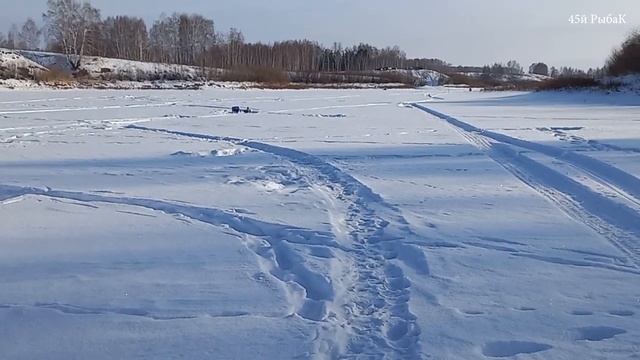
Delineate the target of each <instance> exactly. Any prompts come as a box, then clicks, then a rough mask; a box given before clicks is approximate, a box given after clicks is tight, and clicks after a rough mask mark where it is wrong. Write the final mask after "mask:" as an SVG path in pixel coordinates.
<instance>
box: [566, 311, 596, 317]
mask: <svg viewBox="0 0 640 360" xmlns="http://www.w3.org/2000/svg"><path fill="white" fill-rule="evenodd" d="M571 315H576V316H588V315H593V311H588V310H574V311H572V312H571Z"/></svg>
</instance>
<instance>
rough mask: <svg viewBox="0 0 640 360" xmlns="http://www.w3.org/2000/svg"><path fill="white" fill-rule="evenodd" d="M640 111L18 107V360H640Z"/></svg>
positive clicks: (11, 255)
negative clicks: (237, 111) (235, 110)
mask: <svg viewBox="0 0 640 360" xmlns="http://www.w3.org/2000/svg"><path fill="white" fill-rule="evenodd" d="M234 105H238V106H241V108H246V107H250V108H251V109H255V110H257V111H258V112H257V113H251V114H243V113H242V114H232V113H230V111H229V109H230V108H231V106H234ZM639 106H640V98H639V97H638V96H637V95H633V94H628V93H627V94H613V95H605V94H603V93H597V92H574V93H562V92H554V93H533V94H531V93H481V92H468V91H467V90H466V89H464V90H457V89H447V88H437V87H434V88H423V89H419V90H387V91H383V90H376V89H359V90H299V91H289V90H287V91H284V90H281V91H273V90H237V89H236V90H233V89H212V88H207V89H205V90H201V91H171V90H166V91H144V90H127V91H124V90H123V91H114V90H104V91H97V90H65V91H55V90H43V89H38V90H27V89H23V90H19V91H1V92H0V148H1V151H0V169H2V171H1V172H0V219H2V220H1V221H0V234H2V235H1V236H0V246H1V247H2V252H0V289H2V291H0V348H1V349H2V357H3V358H7V359H40V358H47V359H71V358H79V359H133V358H143V359H158V358H162V359H165V358H166V359H169V358H171V359H173V358H186V359H255V358H260V359H306V358H315V359H340V358H348V359H352V358H355V359H491V358H513V359H633V358H637V356H638V351H639V349H640V340H639V339H640V319H639V316H640V122H639V121H640V119H639V117H638V114H640V107H639Z"/></svg>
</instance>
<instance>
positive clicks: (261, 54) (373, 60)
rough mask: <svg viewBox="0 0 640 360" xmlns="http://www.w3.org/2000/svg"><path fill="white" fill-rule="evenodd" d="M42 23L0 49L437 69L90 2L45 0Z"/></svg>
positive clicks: (268, 64) (185, 61)
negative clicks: (150, 19) (253, 37)
mask: <svg viewBox="0 0 640 360" xmlns="http://www.w3.org/2000/svg"><path fill="white" fill-rule="evenodd" d="M43 23H44V26H43V27H42V29H40V28H38V27H37V26H36V23H35V21H33V20H32V19H29V20H27V22H26V23H25V24H24V26H22V27H18V26H14V27H12V29H11V30H10V31H9V34H8V35H7V36H6V37H0V46H2V47H7V48H14V49H25V50H36V49H38V48H39V47H40V44H44V49H45V50H48V51H54V52H61V53H64V54H66V55H67V57H68V58H69V61H70V63H71V64H72V65H73V66H74V67H76V68H78V67H79V66H80V65H81V63H82V58H83V57H84V56H87V55H93V56H103V57H112V58H119V59H127V60H138V61H152V62H161V63H173V64H180V65H192V66H201V67H207V68H225V69H237V68H247V67H260V68H270V69H277V70H281V71H292V72H307V71H322V72H324V71H326V72H340V71H347V72H350V71H368V70H375V69H384V68H444V67H446V66H448V64H446V63H445V62H444V61H441V60H437V59H407V57H406V54H405V53H404V52H403V51H402V50H400V49H399V48H398V47H397V46H395V47H386V48H377V47H374V46H371V45H368V44H360V45H357V46H351V47H343V46H342V45H341V44H339V43H335V44H333V46H332V47H325V46H322V45H320V44H319V43H317V42H313V41H309V40H293V41H283V42H275V43H273V44H263V43H259V42H258V43H249V42H246V41H245V38H244V35H243V34H242V32H241V31H240V30H237V29H235V28H231V29H230V30H229V31H227V32H219V31H218V29H217V28H216V27H215V23H214V21H213V20H211V19H208V18H205V17H203V16H201V15H195V14H179V13H176V14H173V15H170V16H162V17H161V18H160V19H157V20H156V21H155V22H154V23H153V24H151V26H150V27H149V26H147V24H146V23H145V21H144V20H143V19H141V18H137V17H131V16H110V17H107V18H104V19H103V18H102V17H101V14H100V10H98V9H97V8H94V7H93V6H92V5H91V4H90V3H89V2H83V3H80V2H79V1H77V0H48V1H47V11H46V12H45V13H44V14H43Z"/></svg>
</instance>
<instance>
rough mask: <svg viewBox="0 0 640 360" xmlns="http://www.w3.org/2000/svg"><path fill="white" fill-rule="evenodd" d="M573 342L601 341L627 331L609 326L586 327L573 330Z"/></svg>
mask: <svg viewBox="0 0 640 360" xmlns="http://www.w3.org/2000/svg"><path fill="white" fill-rule="evenodd" d="M572 331H573V334H572V335H573V336H572V338H573V340H587V341H602V340H607V339H611V338H613V337H614V336H617V335H620V334H624V333H626V332H627V331H626V330H623V329H619V328H614V327H609V326H587V327H582V328H577V329H573V330H572Z"/></svg>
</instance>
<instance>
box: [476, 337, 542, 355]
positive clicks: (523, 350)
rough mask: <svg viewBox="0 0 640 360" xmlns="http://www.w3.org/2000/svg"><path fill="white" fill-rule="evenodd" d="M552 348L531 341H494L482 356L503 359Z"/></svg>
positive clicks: (483, 348)
mask: <svg viewBox="0 0 640 360" xmlns="http://www.w3.org/2000/svg"><path fill="white" fill-rule="evenodd" d="M552 347H553V346H551V345H548V344H540V343H536V342H531V341H494V342H490V343H487V344H485V345H484V346H483V347H482V354H483V355H484V356H489V357H496V358H503V357H510V356H515V355H518V354H533V353H537V352H540V351H546V350H549V349H551V348H552Z"/></svg>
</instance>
